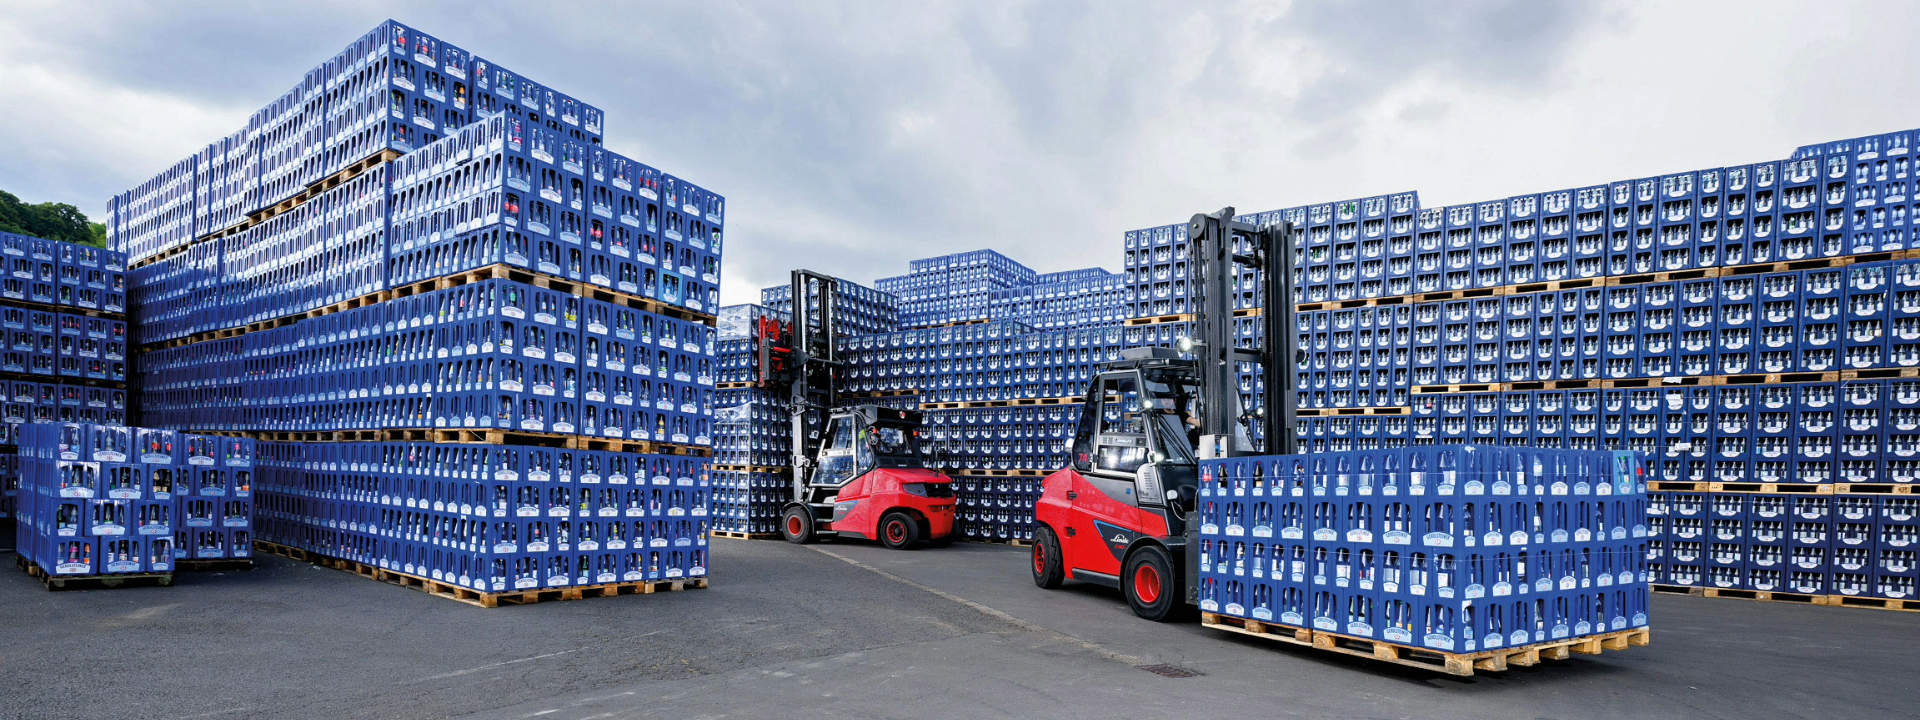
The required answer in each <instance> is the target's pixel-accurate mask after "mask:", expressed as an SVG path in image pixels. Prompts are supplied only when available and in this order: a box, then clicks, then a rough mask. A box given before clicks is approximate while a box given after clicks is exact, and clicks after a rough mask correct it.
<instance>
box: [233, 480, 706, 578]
mask: <svg viewBox="0 0 1920 720" xmlns="http://www.w3.org/2000/svg"><path fill="white" fill-rule="evenodd" d="M257 465H258V467H259V468H260V493H261V502H260V508H259V520H258V523H257V524H258V527H259V537H260V539H261V540H263V541H266V542H269V543H273V544H277V545H282V546H286V547H291V548H298V549H302V550H306V551H308V552H313V553H318V554H321V555H325V556H328V557H337V558H344V559H347V560H352V561H355V562H360V563H365V564H368V565H374V566H378V567H381V568H385V569H387V570H390V571H393V572H398V573H405V574H409V575H413V576H416V577H423V578H430V579H433V580H438V581H440V582H445V583H450V584H456V585H460V586H463V587H467V588H471V589H474V590H478V591H481V592H502V591H513V590H526V589H535V588H547V587H567V586H579V585H595V584H603V583H613V582H635V581H649V580H664V579H675V578H692V577H701V576H704V575H705V574H706V572H707V569H708V561H707V556H706V553H707V537H708V532H709V531H710V530H711V524H712V521H713V518H712V516H711V509H712V507H713V506H712V500H711V498H710V497H709V492H710V491H711V489H712V487H711V479H710V476H709V472H708V468H707V460H706V459H705V458H695V457H686V456H677V455H675V456H668V455H646V454H637V453H622V452H598V451H587V450H568V449H558V448H540V447H502V446H486V445H455V444H433V443H306V444H302V443H261V445H260V448H259V454H258V457H257Z"/></svg>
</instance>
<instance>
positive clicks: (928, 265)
mask: <svg viewBox="0 0 1920 720" xmlns="http://www.w3.org/2000/svg"><path fill="white" fill-rule="evenodd" d="M1038 275H1039V274H1038V273H1036V272H1034V271H1033V269H1031V268H1028V267H1027V266H1025V265H1022V264H1020V263H1018V262H1015V261H1014V260H1013V259H1011V258H1008V257H1007V256H1005V255H1001V254H1000V253H997V252H994V251H992V250H972V251H968V252H962V253H954V254H951V255H942V256H939V257H932V258H923V259H920V260H914V261H911V262H909V263H908V271H907V274H906V275H899V276H894V277H886V278H880V279H879V280H877V281H875V282H874V287H875V288H877V289H879V290H881V291H882V292H887V293H892V294H893V295H894V296H895V297H897V298H899V301H900V326H901V327H926V326H931V325H944V324H951V323H958V322H970V321H976V320H987V319H990V318H991V317H992V313H991V307H990V306H991V302H992V292H993V291H994V290H1004V289H1007V288H1012V287H1019V286H1022V285H1031V284H1033V282H1034V281H1035V279H1036V278H1037V277H1038Z"/></svg>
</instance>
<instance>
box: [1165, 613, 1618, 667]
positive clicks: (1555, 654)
mask: <svg viewBox="0 0 1920 720" xmlns="http://www.w3.org/2000/svg"><path fill="white" fill-rule="evenodd" d="M1200 624H1201V625H1203V626H1206V627H1209V628H1213V629H1215V630H1225V631H1228V632H1235V633H1240V634H1242V635H1250V636H1253V637H1257V638H1261V639H1264V640H1272V641H1276V642H1284V643H1289V644H1293V645H1300V646H1304V647H1311V648H1314V649H1316V650H1322V651H1326V652H1335V653H1340V654H1343V655H1352V656H1355V657H1363V658H1369V659H1373V660H1380V661H1383V662H1390V663H1394V664H1397V665H1406V666H1409V667H1418V668H1423V669H1427V670H1436V671H1439V672H1444V673H1447V674H1449V675H1459V676H1470V675H1472V674H1474V672H1475V671H1485V672H1499V671H1502V670H1506V669H1507V668H1508V667H1509V666H1516V665H1517V666H1520V667H1528V666H1532V665H1537V664H1539V663H1540V661H1541V660H1542V659H1546V660H1566V659H1568V658H1569V657H1571V656H1572V655H1573V654H1575V653H1578V654H1581V655H1598V654H1600V653H1601V652H1602V651H1605V650H1613V651H1620V650H1625V649H1627V648H1628V647H1632V646H1640V645H1646V644H1648V643H1649V642H1650V641H1651V640H1652V631H1651V630H1650V629H1648V628H1634V629H1631V630H1616V631H1613V632H1607V633H1601V634H1597V635H1586V636H1582V637H1578V638H1568V639H1563V640H1555V641H1549V642H1544V643H1534V644H1531V645H1522V646H1519V647H1512V648H1496V649H1492V650H1481V651H1478V652H1471V653H1449V652H1442V651H1437V650H1429V649H1426V648H1417V647H1411V646H1407V645H1397V644H1394V643H1389V642H1385V641H1380V640H1373V639H1369V638H1358V637H1353V636H1350V635H1342V634H1340V633H1330V632H1324V631H1320V630H1308V629H1305V628H1294V627H1285V626H1278V625H1270V624H1267V623H1262V622H1259V621H1257V620H1245V619H1241V618H1235V617H1228V616H1225V615H1219V614H1216V613H1208V612H1203V613H1201V614H1200Z"/></svg>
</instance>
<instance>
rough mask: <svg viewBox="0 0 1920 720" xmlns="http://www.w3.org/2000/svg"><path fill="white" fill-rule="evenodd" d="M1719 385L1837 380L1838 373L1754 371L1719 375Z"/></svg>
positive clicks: (1839, 375)
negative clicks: (1748, 373)
mask: <svg viewBox="0 0 1920 720" xmlns="http://www.w3.org/2000/svg"><path fill="white" fill-rule="evenodd" d="M1718 377H1719V378H1720V382H1719V383H1717V384H1720V385H1779V384H1782V383H1803V382H1833V381H1835V380H1839V379H1840V377H1841V374H1840V373H1831V372H1804V373H1754V374H1750V375H1720V376H1718Z"/></svg>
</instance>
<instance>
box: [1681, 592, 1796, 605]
mask: <svg viewBox="0 0 1920 720" xmlns="http://www.w3.org/2000/svg"><path fill="white" fill-rule="evenodd" d="M1694 589H1695V590H1699V591H1700V593H1699V595H1700V596H1701V597H1710V598H1727V599H1732V600H1755V601H1759V602H1779V603H1795V604H1799V605H1827V604H1829V603H1828V602H1827V601H1826V598H1827V596H1825V595H1807V594H1805V593H1790V592H1773V591H1769V590H1741V589H1737V588H1694Z"/></svg>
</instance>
